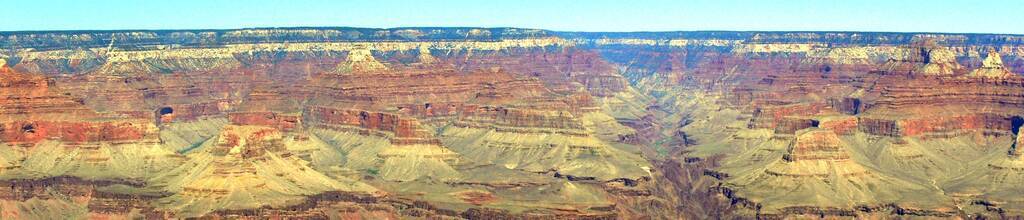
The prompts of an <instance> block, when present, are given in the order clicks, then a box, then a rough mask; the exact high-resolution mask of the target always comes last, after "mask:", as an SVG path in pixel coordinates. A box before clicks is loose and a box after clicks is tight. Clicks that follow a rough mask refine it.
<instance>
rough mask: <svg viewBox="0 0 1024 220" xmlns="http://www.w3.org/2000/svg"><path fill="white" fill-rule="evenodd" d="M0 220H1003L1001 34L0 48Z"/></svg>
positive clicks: (356, 31)
mask: <svg viewBox="0 0 1024 220" xmlns="http://www.w3.org/2000/svg"><path fill="white" fill-rule="evenodd" d="M0 48H2V49H0V218H2V219H81V218H96V219H127V218H147V219H151V218H152V219H161V218H163V219H167V218H215V219H217V218H259V219H261V218H316V219H749V218H765V219H788V218H838V219H846V218H849V219H853V218H1021V217H1022V216H1024V199H1021V198H1024V184H1020V183H1022V182H1024V151H1022V150H1021V149H1018V147H1019V146H1018V145H1021V144H1024V136H1022V131H1020V127H1021V125H1022V124H1024V77H1022V76H1021V74H1022V73H1024V36H1020V35H999V34H937V33H871V32H727V31H719V32H716V31H707V32H638V33H585V32H553V31H546V30H535V29H518V28H398V29H369V28H271V29H237V30H173V31H172V30H167V31H52V32H0Z"/></svg>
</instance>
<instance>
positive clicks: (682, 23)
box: [0, 0, 1024, 34]
mask: <svg viewBox="0 0 1024 220" xmlns="http://www.w3.org/2000/svg"><path fill="white" fill-rule="evenodd" d="M0 2H2V5H3V6H2V7H0V8H2V10H0V31H24V30H116V29H232V28H251V27H296V26H345V27H372V28H390V27H414V26H418V27H441V26H444V27H456V26H457V27H520V28H540V29H548V30H556V31H694V30H734V31H885V32H951V33H1008V34H1024V22H1022V21H1024V0H982V1H968V0H860V1H856V0H760V1H753V0H750V1H740V0H691V1H686V0H677V1H671V0H636V1H625V0H623V1H612V0H577V1H572V0H564V1H563V0H547V1H543V0H519V1H512V0H509V1H495V0H450V1H427V0H410V1H397V0H334V1H329V0H295V1H271V0H176V1H158V0H149V1H144V0H137V1H130V0H96V1H86V0H66V1H57V0H0Z"/></svg>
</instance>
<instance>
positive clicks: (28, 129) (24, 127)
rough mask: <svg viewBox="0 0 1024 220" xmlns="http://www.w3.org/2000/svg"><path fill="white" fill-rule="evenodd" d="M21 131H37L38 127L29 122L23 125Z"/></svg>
mask: <svg viewBox="0 0 1024 220" xmlns="http://www.w3.org/2000/svg"><path fill="white" fill-rule="evenodd" d="M21 131H24V132H25V133H36V127H35V126H33V125H32V124H27V125H25V126H22V127H21Z"/></svg>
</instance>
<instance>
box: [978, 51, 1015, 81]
mask: <svg viewBox="0 0 1024 220" xmlns="http://www.w3.org/2000/svg"><path fill="white" fill-rule="evenodd" d="M967 76H968V77H979V78H996V79H1000V78H1008V77H1014V76H1016V74H1014V73H1013V72H1010V71H1009V70H1007V69H1006V67H1005V66H1003V59H1002V58H1000V56H999V53H998V52H995V51H993V50H990V51H989V52H988V55H987V56H985V60H984V61H982V63H981V68H978V69H975V70H972V71H971V72H970V73H968V74H967Z"/></svg>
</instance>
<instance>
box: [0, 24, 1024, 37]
mask: <svg viewBox="0 0 1024 220" xmlns="http://www.w3.org/2000/svg"><path fill="white" fill-rule="evenodd" d="M428 28H473V29H522V30H540V31H547V32H552V33H686V32H691V33H696V32H726V33H882V34H945V35H1011V36H1024V33H994V32H988V33H983V32H938V31H863V30H860V31H851V30H842V31H840V30H724V29H717V30H716V29H703V30H641V31H562V30H553V29H544V28H524V27H501V26H497V27H479V26H477V27H474V26H399V27H386V28H383V27H356V26H306V25H300V26H279V27H271V26H263V27H235V28H168V29H158V28H125V29H51V30H0V34H7V33H61V32H128V31H152V32H161V31H235V30H260V29H372V30H397V29H428Z"/></svg>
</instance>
